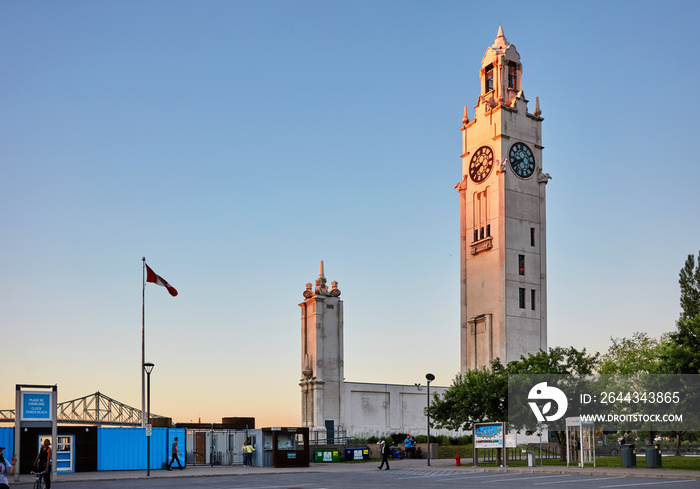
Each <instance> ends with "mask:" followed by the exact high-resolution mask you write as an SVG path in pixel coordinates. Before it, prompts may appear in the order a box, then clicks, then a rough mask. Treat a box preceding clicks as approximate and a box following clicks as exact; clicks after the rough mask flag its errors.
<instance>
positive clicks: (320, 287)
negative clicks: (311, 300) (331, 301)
mask: <svg viewBox="0 0 700 489" xmlns="http://www.w3.org/2000/svg"><path fill="white" fill-rule="evenodd" d="M314 292H315V293H316V294H319V295H328V287H326V277H325V276H324V274H323V260H321V267H320V269H319V272H318V278H317V279H316V289H315V290H314Z"/></svg>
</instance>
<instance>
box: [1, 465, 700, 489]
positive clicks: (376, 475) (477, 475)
mask: <svg viewBox="0 0 700 489" xmlns="http://www.w3.org/2000/svg"><path fill="white" fill-rule="evenodd" d="M349 469H350V470H346V471H338V470H334V471H329V472H326V473H324V472H307V473H305V472H295V473H283V474H281V473H256V474H250V475H234V476H231V475H222V476H217V477H211V476H208V477H205V476H194V477H188V476H185V475H182V476H180V477H167V478H150V479H130V480H89V481H67V480H65V481H57V482H56V483H54V485H53V487H54V488H55V489H88V488H90V489H127V488H144V489H163V488H174V489H178V488H182V489H185V488H187V489H192V488H195V489H197V488H207V489H239V488H240V489H242V488H246V489H357V488H362V487H371V488H375V487H382V488H397V489H398V488H400V489H418V488H421V489H422V488H426V487H430V488H431V489H432V488H436V489H448V488H464V487H478V486H483V487H491V488H506V489H507V488H518V489H524V488H538V489H547V488H556V489H561V488H562V487H565V488H574V489H579V488H582V489H613V488H619V489H623V488H642V489H670V488H674V489H675V488H678V489H685V488H687V489H698V488H700V480H689V479H673V478H658V477H653V478H652V477H631V476H626V475H618V476H616V475H581V474H550V473H539V474H523V473H514V472H502V473H499V472H468V471H465V470H459V469H457V470H445V469H440V470H430V469H428V470H425V469H421V470H410V469H392V470H390V471H386V470H382V471H379V470H376V469H375V471H369V470H359V471H358V470H352V469H353V467H350V468H349ZM20 486H24V487H29V486H28V485H25V484H20ZM13 487H15V486H14V485H13Z"/></svg>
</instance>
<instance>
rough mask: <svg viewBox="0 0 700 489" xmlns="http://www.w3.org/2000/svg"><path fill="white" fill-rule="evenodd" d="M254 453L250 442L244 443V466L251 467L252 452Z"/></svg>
mask: <svg viewBox="0 0 700 489" xmlns="http://www.w3.org/2000/svg"><path fill="white" fill-rule="evenodd" d="M254 451H255V448H254V447H253V445H252V444H251V443H250V442H248V441H247V442H246V443H245V456H246V465H247V466H248V467H252V466H253V452H254Z"/></svg>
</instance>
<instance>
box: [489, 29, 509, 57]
mask: <svg viewBox="0 0 700 489" xmlns="http://www.w3.org/2000/svg"><path fill="white" fill-rule="evenodd" d="M491 47H492V48H493V49H495V50H496V51H502V54H503V53H505V50H506V49H508V48H509V47H510V43H508V39H506V36H505V34H503V26H501V25H499V26H498V34H497V35H496V40H495V41H493V46H491Z"/></svg>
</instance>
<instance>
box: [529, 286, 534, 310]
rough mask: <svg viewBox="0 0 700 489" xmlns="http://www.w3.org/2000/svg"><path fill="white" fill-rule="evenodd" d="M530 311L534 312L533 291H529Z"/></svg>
mask: <svg viewBox="0 0 700 489" xmlns="http://www.w3.org/2000/svg"><path fill="white" fill-rule="evenodd" d="M530 309H532V310H533V311H534V310H535V289H530Z"/></svg>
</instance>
